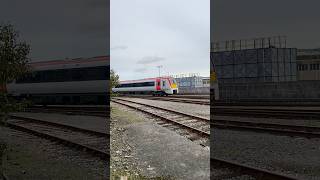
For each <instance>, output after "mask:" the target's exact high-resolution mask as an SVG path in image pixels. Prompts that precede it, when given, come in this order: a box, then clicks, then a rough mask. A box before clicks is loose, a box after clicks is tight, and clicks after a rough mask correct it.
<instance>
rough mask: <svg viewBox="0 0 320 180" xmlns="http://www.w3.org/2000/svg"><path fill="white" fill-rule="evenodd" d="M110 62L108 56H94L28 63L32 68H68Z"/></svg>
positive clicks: (100, 64) (101, 64) (107, 63)
mask: <svg viewBox="0 0 320 180" xmlns="http://www.w3.org/2000/svg"><path fill="white" fill-rule="evenodd" d="M109 64H110V56H96V57H90V58H75V59H63V60H50V61H38V62H30V63H29V65H30V66H31V67H32V68H33V69H34V70H49V69H68V68H80V67H91V66H104V65H109Z"/></svg>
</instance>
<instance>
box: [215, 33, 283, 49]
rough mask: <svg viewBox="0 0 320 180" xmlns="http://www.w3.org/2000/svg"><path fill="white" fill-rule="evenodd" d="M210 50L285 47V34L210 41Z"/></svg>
mask: <svg viewBox="0 0 320 180" xmlns="http://www.w3.org/2000/svg"><path fill="white" fill-rule="evenodd" d="M210 46H211V47H210V48H211V52H221V51H235V50H243V49H257V48H286V46H287V37H286V36H273V37H261V38H252V39H241V40H228V41H217V42H212V43H211V45H210Z"/></svg>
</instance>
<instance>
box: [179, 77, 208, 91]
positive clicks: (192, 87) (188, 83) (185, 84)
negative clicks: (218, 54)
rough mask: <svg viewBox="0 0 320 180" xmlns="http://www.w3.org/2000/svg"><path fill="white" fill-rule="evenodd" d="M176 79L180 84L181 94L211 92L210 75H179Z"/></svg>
mask: <svg viewBox="0 0 320 180" xmlns="http://www.w3.org/2000/svg"><path fill="white" fill-rule="evenodd" d="M175 80H176V81H177V83H178V86H179V93H180V94H209V92H210V77H202V76H196V75H194V76H189V77H188V76H186V77H177V78H175Z"/></svg>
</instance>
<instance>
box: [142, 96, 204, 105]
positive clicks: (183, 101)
mask: <svg viewBox="0 0 320 180" xmlns="http://www.w3.org/2000/svg"><path fill="white" fill-rule="evenodd" d="M143 99H150V100H160V101H171V102H181V103H189V104H200V105H210V101H209V100H204V99H184V98H171V97H143Z"/></svg>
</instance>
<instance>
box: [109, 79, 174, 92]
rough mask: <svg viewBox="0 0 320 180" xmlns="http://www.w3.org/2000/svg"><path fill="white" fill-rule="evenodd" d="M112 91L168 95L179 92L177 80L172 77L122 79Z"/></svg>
mask: <svg viewBox="0 0 320 180" xmlns="http://www.w3.org/2000/svg"><path fill="white" fill-rule="evenodd" d="M112 91H113V92H115V93H119V94H152V95H154V96H164V95H166V96H168V95H172V94H178V92H179V91H178V85H177V82H176V80H175V79H174V78H172V77H156V78H148V79H140V80H130V81H120V83H119V84H118V85H117V86H116V87H115V88H112Z"/></svg>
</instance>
